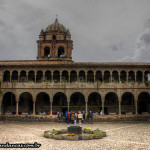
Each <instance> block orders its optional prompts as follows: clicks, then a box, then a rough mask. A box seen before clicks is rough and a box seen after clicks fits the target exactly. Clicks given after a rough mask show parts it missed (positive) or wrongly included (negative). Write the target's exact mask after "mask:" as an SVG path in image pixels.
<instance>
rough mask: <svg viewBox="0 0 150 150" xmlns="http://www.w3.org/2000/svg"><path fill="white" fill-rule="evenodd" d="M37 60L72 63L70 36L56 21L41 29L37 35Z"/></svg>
mask: <svg viewBox="0 0 150 150" xmlns="http://www.w3.org/2000/svg"><path fill="white" fill-rule="evenodd" d="M37 43H38V56H37V60H51V61H72V49H73V41H72V40H71V34H70V32H69V30H68V29H66V28H65V27H64V26H63V25H62V24H60V23H59V21H58V19H57V18H56V19H55V22H54V23H53V24H51V25H49V26H48V27H47V28H46V29H45V30H44V29H42V30H41V32H40V35H39V40H38V41H37Z"/></svg>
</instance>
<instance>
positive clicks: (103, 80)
mask: <svg viewBox="0 0 150 150" xmlns="http://www.w3.org/2000/svg"><path fill="white" fill-rule="evenodd" d="M103 82H104V74H103V72H102V83H103Z"/></svg>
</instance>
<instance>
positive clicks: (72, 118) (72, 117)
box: [71, 112, 75, 124]
mask: <svg viewBox="0 0 150 150" xmlns="http://www.w3.org/2000/svg"><path fill="white" fill-rule="evenodd" d="M74 119H75V117H74V113H73V112H71V123H72V124H74Z"/></svg>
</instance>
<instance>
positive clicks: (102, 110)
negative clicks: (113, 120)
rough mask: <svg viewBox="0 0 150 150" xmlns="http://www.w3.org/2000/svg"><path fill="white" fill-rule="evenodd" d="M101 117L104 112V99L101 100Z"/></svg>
mask: <svg viewBox="0 0 150 150" xmlns="http://www.w3.org/2000/svg"><path fill="white" fill-rule="evenodd" d="M102 115H105V112H104V99H102Z"/></svg>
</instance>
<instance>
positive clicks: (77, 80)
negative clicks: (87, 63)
mask: <svg viewBox="0 0 150 150" xmlns="http://www.w3.org/2000/svg"><path fill="white" fill-rule="evenodd" d="M77 82H79V75H78V74H77Z"/></svg>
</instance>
